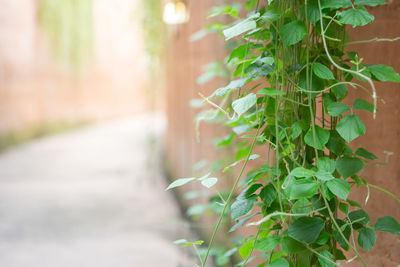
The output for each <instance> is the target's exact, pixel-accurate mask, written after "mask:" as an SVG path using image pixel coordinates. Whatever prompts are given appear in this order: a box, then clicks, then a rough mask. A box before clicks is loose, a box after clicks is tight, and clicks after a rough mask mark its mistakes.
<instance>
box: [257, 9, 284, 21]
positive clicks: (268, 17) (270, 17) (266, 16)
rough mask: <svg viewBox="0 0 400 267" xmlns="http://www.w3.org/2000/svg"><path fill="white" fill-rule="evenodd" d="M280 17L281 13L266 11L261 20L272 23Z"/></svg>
mask: <svg viewBox="0 0 400 267" xmlns="http://www.w3.org/2000/svg"><path fill="white" fill-rule="evenodd" d="M280 16H281V12H280V11H279V10H277V9H270V10H267V11H266V12H265V13H264V14H263V15H262V16H261V19H263V20H267V21H274V20H277V19H279V18H280Z"/></svg>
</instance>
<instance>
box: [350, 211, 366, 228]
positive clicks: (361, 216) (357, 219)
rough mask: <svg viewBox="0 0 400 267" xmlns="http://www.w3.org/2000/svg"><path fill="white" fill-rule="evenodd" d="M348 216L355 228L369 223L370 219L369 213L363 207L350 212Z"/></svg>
mask: <svg viewBox="0 0 400 267" xmlns="http://www.w3.org/2000/svg"><path fill="white" fill-rule="evenodd" d="M348 217H349V220H350V222H351V223H352V224H353V227H354V229H358V228H361V227H362V226H363V225H365V224H367V223H369V220H370V218H369V215H368V214H367V213H366V212H365V211H364V210H362V209H361V210H353V211H351V212H349V215H348Z"/></svg>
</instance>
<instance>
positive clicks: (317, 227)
mask: <svg viewBox="0 0 400 267" xmlns="http://www.w3.org/2000/svg"><path fill="white" fill-rule="evenodd" d="M324 226H325V222H324V221H323V220H322V219H321V218H319V217H300V218H298V219H297V220H295V221H294V222H293V223H292V224H291V225H290V226H289V229H288V235H289V236H290V237H291V238H293V239H296V240H297V241H300V242H304V243H309V244H310V243H313V242H314V241H315V240H317V238H318V236H319V234H320V233H321V231H322V229H324Z"/></svg>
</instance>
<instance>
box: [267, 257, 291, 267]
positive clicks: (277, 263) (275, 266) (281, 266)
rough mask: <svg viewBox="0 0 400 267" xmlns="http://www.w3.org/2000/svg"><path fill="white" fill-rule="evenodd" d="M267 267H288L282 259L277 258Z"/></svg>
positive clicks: (286, 262)
mask: <svg viewBox="0 0 400 267" xmlns="http://www.w3.org/2000/svg"><path fill="white" fill-rule="evenodd" d="M268 267H290V265H289V263H288V261H287V260H285V259H284V258H278V259H275V260H273V261H272V262H271V263H270V264H269V265H268Z"/></svg>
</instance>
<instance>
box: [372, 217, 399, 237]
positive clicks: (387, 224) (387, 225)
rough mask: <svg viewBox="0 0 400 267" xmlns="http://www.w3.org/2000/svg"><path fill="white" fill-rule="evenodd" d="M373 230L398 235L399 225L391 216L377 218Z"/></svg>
mask: <svg viewBox="0 0 400 267" xmlns="http://www.w3.org/2000/svg"><path fill="white" fill-rule="evenodd" d="M375 229H376V230H378V231H381V232H389V233H392V234H394V235H400V224H399V223H398V222H397V221H396V219H394V218H393V217H391V216H385V217H382V218H379V219H378V220H377V221H376V223H375Z"/></svg>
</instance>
